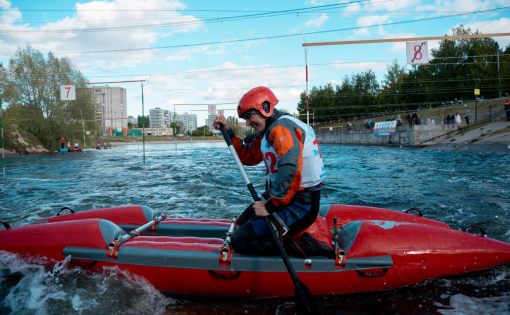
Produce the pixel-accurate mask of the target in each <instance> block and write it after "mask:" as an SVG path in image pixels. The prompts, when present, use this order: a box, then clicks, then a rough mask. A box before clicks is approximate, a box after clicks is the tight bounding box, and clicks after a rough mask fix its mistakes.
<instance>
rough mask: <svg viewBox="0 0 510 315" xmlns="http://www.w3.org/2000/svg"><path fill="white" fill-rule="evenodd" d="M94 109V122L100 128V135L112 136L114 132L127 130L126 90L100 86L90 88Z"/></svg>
mask: <svg viewBox="0 0 510 315" xmlns="http://www.w3.org/2000/svg"><path fill="white" fill-rule="evenodd" d="M90 89H91V90H92V97H93V100H94V104H95V109H96V120H97V122H98V123H99V125H100V126H101V134H102V135H106V134H110V135H111V134H112V132H113V131H114V130H118V131H120V130H122V131H124V130H127V127H128V118H127V99H126V89H124V88H121V87H110V86H101V87H93V88H90Z"/></svg>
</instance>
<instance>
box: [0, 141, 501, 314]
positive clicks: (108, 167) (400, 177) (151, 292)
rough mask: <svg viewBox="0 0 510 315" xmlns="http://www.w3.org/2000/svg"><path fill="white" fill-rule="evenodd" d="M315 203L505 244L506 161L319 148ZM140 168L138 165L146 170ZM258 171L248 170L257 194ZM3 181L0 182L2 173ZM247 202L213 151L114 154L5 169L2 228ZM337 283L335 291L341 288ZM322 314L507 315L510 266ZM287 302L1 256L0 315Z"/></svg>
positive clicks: (234, 310) (282, 306)
mask: <svg viewBox="0 0 510 315" xmlns="http://www.w3.org/2000/svg"><path fill="white" fill-rule="evenodd" d="M321 149H322V154H323V157H324V160H325V163H326V169H327V175H328V178H327V180H326V184H327V189H326V190H325V192H324V194H323V198H322V203H323V204H326V203H346V204H357V205H370V206H378V207H383V208H391V209H396V210H405V209H408V208H411V207H418V208H419V209H421V210H422V211H423V212H424V215H425V216H426V217H429V218H432V219H437V220H441V221H444V222H446V223H448V224H450V225H451V226H452V227H455V228H459V227H467V226H471V225H474V224H477V225H480V226H481V227H483V229H484V230H485V231H486V232H487V233H488V235H489V236H490V237H492V238H496V239H499V240H503V241H507V242H508V241H510V198H509V196H510V155H509V154H498V153H468V152H462V153H455V152H443V151H438V150H433V149H429V150H423V149H406V148H404V149H402V148H384V147H357V146H356V147H355V146H333V145H329V146H328V145H323V146H322V147H321ZM144 161H145V163H144ZM263 173H264V167H263V166H262V165H259V166H257V167H250V168H248V175H249V176H250V178H251V180H252V181H253V182H254V183H255V184H260V185H256V188H257V189H258V190H259V191H262V189H263V187H262V183H263ZM0 176H1V173H0ZM249 202H250V195H249V194H248V192H247V190H246V187H245V186H244V183H243V181H242V178H241V177H240V175H239V171H238V170H237V167H236V165H235V163H234V162H233V160H232V158H231V156H230V153H229V151H228V150H227V148H226V146H225V144H224V143H222V142H218V143H180V144H177V145H176V144H148V145H146V146H145V158H144V157H143V147H142V145H138V144H137V145H133V144H130V145H119V146H116V147H114V148H113V149H112V150H103V151H96V150H93V151H86V152H84V153H67V154H51V155H38V156H35V155H31V156H23V157H16V158H11V159H8V160H7V163H6V176H5V177H3V178H0V219H1V220H3V221H8V222H10V223H11V225H22V224H26V223H29V222H31V221H32V220H34V219H36V218H40V217H47V216H51V215H54V214H55V213H56V212H57V211H58V210H59V209H60V208H61V207H63V206H67V207H70V208H73V209H75V210H86V209H91V208H99V207H112V206H118V205H126V204H142V205H147V206H150V207H152V208H153V209H155V210H165V211H168V213H169V214H170V215H171V216H173V217H185V218H202V217H209V218H232V217H234V216H235V215H237V214H239V213H240V212H241V211H242V210H243V209H244V207H245V206H246V204H248V203H249ZM339 285H341V284H339ZM318 302H319V304H320V305H321V307H323V309H324V311H325V313H327V314H336V313H341V314H411V313H412V314H480V313H483V314H510V266H502V267H498V268H495V269H492V270H488V271H485V272H481V273H476V274H471V275H466V276H462V277H454V278H448V279H440V280H435V281H430V282H427V283H425V284H420V285H416V286H413V287H408V288H402V289H399V290H393V291H388V292H380V293H370V294H353V295H346V296H339V297H321V298H318ZM292 303H293V301H292V299H269V300H248V301H233V300H229V299H225V300H211V299H209V300H204V299H183V298H175V297H166V296H163V295H161V294H160V293H159V292H158V291H156V290H155V289H154V288H152V286H150V285H148V284H147V283H145V282H144V280H143V279H139V278H137V277H135V276H133V275H130V274H125V273H123V272H122V271H120V270H117V269H111V270H105V272H104V274H89V273H87V272H85V271H82V270H79V269H68V268H65V262H63V263H62V264H60V265H58V266H56V267H55V268H53V269H51V270H47V269H44V268H42V267H40V266H39V264H37V262H29V261H20V259H19V258H18V257H17V256H15V255H12V254H9V253H5V252H0V314H3V313H7V314H9V313H13V314H94V315H97V314H275V313H278V314H291V313H292V307H293V305H292Z"/></svg>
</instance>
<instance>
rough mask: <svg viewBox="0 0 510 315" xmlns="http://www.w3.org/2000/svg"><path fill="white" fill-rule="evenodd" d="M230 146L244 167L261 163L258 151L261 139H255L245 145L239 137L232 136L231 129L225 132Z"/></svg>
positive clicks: (260, 155)
mask: <svg viewBox="0 0 510 315" xmlns="http://www.w3.org/2000/svg"><path fill="white" fill-rule="evenodd" d="M227 133H228V135H229V136H230V140H232V145H233V146H234V148H235V149H236V152H237V155H239V159H240V160H241V162H242V163H243V164H244V165H257V164H259V163H260V162H262V152H261V151H260V143H261V142H262V137H261V136H259V137H255V138H254V139H253V140H252V141H251V142H250V143H246V142H245V141H244V140H243V139H242V138H241V137H239V136H237V135H235V134H234V132H233V131H232V129H228V130H227Z"/></svg>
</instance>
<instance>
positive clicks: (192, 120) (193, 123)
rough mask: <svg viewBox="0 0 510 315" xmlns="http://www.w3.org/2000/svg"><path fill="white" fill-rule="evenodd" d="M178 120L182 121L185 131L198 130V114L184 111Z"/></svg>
mask: <svg viewBox="0 0 510 315" xmlns="http://www.w3.org/2000/svg"><path fill="white" fill-rule="evenodd" d="M177 121H178V122H181V123H182V125H183V127H184V130H183V132H184V133H186V132H194V131H195V130H197V115H196V114H188V113H184V114H182V115H177Z"/></svg>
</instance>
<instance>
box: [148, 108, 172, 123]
mask: <svg viewBox="0 0 510 315" xmlns="http://www.w3.org/2000/svg"><path fill="white" fill-rule="evenodd" d="M172 118H173V113H171V112H170V111H169V110H167V109H161V108H159V107H156V108H153V109H151V110H149V127H150V128H169V127H170V125H171V123H172Z"/></svg>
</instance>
